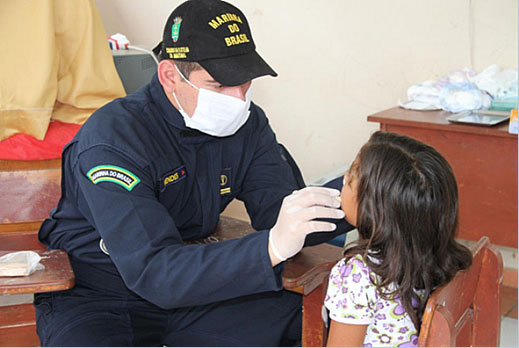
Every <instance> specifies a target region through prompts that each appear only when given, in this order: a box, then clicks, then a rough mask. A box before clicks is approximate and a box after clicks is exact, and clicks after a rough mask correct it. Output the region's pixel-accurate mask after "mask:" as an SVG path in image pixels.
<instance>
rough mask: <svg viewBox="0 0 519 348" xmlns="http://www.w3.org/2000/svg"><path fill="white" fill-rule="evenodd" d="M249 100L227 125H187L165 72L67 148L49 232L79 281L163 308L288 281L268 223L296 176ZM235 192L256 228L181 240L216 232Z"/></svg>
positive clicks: (43, 231) (46, 236) (44, 237)
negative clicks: (225, 133) (238, 234)
mask: <svg viewBox="0 0 519 348" xmlns="http://www.w3.org/2000/svg"><path fill="white" fill-rule="evenodd" d="M250 111H251V112H250V116H249V119H248V121H247V122H246V123H245V125H244V126H243V127H242V128H241V129H240V130H239V131H238V132H237V133H236V134H235V135H233V136H230V137H224V138H218V137H212V136H209V135H205V134H203V133H200V132H198V131H195V130H192V129H188V128H186V127H185V124H184V120H183V118H182V116H181V115H180V114H179V113H178V111H177V110H176V109H175V108H174V107H173V106H172V105H171V103H170V102H169V101H168V99H167V98H166V95H165V94H164V91H163V89H162V86H161V85H160V83H159V81H158V79H157V76H155V77H154V79H153V81H152V82H151V83H150V84H149V85H147V86H145V87H144V88H142V89H141V90H139V91H138V92H136V93H135V94H132V95H130V96H127V97H126V98H122V99H117V100H115V101H113V102H111V103H109V104H108V105H106V106H104V107H102V108H101V109H99V110H98V111H96V112H95V113H94V114H93V115H92V116H91V117H90V118H89V119H88V121H87V122H86V123H85V124H84V125H83V127H82V128H81V129H80V130H79V132H78V133H77V135H76V136H75V138H74V139H73V140H72V141H71V142H70V143H69V144H68V145H67V146H66V147H65V148H64V150H63V163H62V197H61V200H60V201H59V203H58V206H57V207H56V208H55V209H54V210H52V211H51V215H50V217H49V218H48V219H47V220H46V221H45V222H44V223H43V225H42V226H41V228H40V231H39V238H40V240H41V241H42V242H43V243H45V244H47V245H48V246H49V247H50V248H55V249H64V250H66V251H67V252H68V254H69V256H70V258H71V262H72V264H73V266H74V271H75V273H76V283H77V284H78V285H83V287H88V288H89V289H93V290H95V291H96V292H97V293H100V294H104V295H106V296H119V297H125V298H127V299H131V298H136V299H138V298H144V299H145V300H147V301H149V302H151V303H153V304H155V305H157V306H159V307H161V308H166V309H168V308H176V307H183V306H193V305H203V304H207V303H210V302H215V301H221V300H226V299H229V298H234V297H238V296H242V295H248V294H253V293H259V292H264V291H274V290H280V289H281V288H282V281H281V276H280V272H281V267H279V266H278V267H275V268H272V266H271V263H270V258H269V256H268V248H267V245H268V229H269V228H270V227H272V226H273V225H274V224H275V222H276V219H277V215H278V212H279V208H280V206H281V202H282V199H283V197H285V196H286V195H288V194H290V193H291V192H292V191H293V190H294V189H297V188H298V187H297V186H296V184H295V182H294V178H293V174H292V172H291V169H290V166H289V165H288V164H287V162H286V160H285V159H284V158H283V157H282V155H280V150H279V145H278V143H277V141H276V138H275V135H274V133H273V131H272V129H271V128H270V126H269V124H268V120H267V118H266V116H265V114H264V112H263V111H262V110H261V109H260V108H259V107H258V106H256V105H254V104H251V109H250ZM233 198H238V199H240V200H243V201H244V202H245V204H246V208H247V211H248V213H249V215H250V217H251V221H252V225H253V227H254V228H255V229H256V230H258V232H256V233H253V234H251V235H248V236H246V237H244V238H241V239H239V240H232V241H225V242H220V243H213V244H206V245H185V244H184V241H187V240H192V239H199V238H202V237H205V236H207V235H209V234H211V233H212V232H213V230H214V229H215V226H216V224H217V221H218V217H219V214H220V212H221V211H223V210H224V208H225V207H226V206H227V204H228V203H229V202H231V200H232V199H233ZM101 238H102V240H103V242H104V247H105V250H106V251H107V252H108V253H109V255H107V254H106V253H104V252H103V251H102V250H101V247H100V241H101ZM136 295H137V296H136Z"/></svg>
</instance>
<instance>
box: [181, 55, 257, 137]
mask: <svg viewBox="0 0 519 348" xmlns="http://www.w3.org/2000/svg"><path fill="white" fill-rule="evenodd" d="M175 68H176V69H177V71H178V73H179V74H180V76H182V78H183V79H184V81H186V82H187V83H189V85H190V86H191V87H193V88H195V89H197V90H198V102H197V105H196V108H195V112H194V113H193V116H192V117H190V116H189V115H188V114H187V113H186V112H185V111H184V109H183V108H182V105H180V103H179V101H178V99H177V96H176V95H175V92H173V98H175V101H176V102H177V105H178V107H179V108H180V110H179V112H180V114H181V115H182V117H184V122H185V123H186V127H189V128H193V129H196V130H199V131H200V132H203V133H206V134H209V135H213V136H216V137H226V136H229V135H233V134H234V133H236V132H237V131H238V129H240V128H241V126H243V125H244V124H245V122H247V119H248V118H249V114H250V111H249V107H250V102H251V87H250V86H249V89H248V90H247V93H246V94H245V101H243V100H241V99H239V98H235V97H231V96H228V95H225V94H221V93H216V92H213V91H210V90H208V89H205V88H198V87H197V86H195V85H194V84H192V83H191V81H189V80H188V79H186V78H185V77H184V75H183V74H182V73H181V72H180V71H179V70H178V68H177V66H176V65H175Z"/></svg>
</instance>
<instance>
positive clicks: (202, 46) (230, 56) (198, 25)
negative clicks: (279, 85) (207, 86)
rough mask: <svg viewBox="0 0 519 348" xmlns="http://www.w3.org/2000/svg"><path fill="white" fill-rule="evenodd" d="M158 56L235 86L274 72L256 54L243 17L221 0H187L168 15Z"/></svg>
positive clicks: (157, 48)
mask: <svg viewBox="0 0 519 348" xmlns="http://www.w3.org/2000/svg"><path fill="white" fill-rule="evenodd" d="M159 49H160V55H159V56H160V57H161V58H167V59H174V60H179V61H186V62H197V63H198V64H200V65H201V66H202V67H203V68H204V69H205V70H207V72H208V73H209V74H210V75H211V76H212V77H213V78H214V79H215V80H216V81H218V82H220V83H221V84H223V85H225V86H237V85H241V84H243V83H245V82H247V81H250V80H252V79H254V78H256V77H260V76H264V75H271V76H277V73H276V72H275V71H274V70H273V69H272V68H271V67H270V66H269V65H268V64H267V63H266V62H265V61H264V60H263V58H261V56H260V55H259V54H258V53H257V52H256V45H254V41H253V39H252V33H251V31H250V27H249V24H248V23H247V19H246V18H245V15H244V14H243V13H242V12H241V11H240V10H239V9H238V8H236V7H234V6H233V5H231V4H229V3H227V2H225V1H220V0H188V1H186V2H184V3H182V4H181V5H180V6H178V7H177V8H176V9H175V10H174V11H173V12H172V13H171V15H170V16H169V18H168V20H167V22H166V26H165V27H164V36H163V40H162V43H160V44H159V45H158V46H157V47H156V48H155V49H154V51H155V53H158V51H159Z"/></svg>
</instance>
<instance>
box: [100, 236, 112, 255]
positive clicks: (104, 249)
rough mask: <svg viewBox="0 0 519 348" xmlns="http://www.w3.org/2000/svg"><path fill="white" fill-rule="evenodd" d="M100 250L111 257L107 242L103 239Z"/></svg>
mask: <svg viewBox="0 0 519 348" xmlns="http://www.w3.org/2000/svg"><path fill="white" fill-rule="evenodd" d="M99 248H100V249H101V251H102V252H103V253H105V254H106V255H110V253H109V252H108V249H106V245H105V241H104V240H103V238H101V240H99Z"/></svg>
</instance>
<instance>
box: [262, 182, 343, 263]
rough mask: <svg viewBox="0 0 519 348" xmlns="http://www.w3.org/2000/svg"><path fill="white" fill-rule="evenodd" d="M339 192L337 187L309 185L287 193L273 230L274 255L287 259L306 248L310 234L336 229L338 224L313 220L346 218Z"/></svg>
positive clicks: (270, 236) (272, 246) (283, 259)
mask: <svg viewBox="0 0 519 348" xmlns="http://www.w3.org/2000/svg"><path fill="white" fill-rule="evenodd" d="M339 194H340V192H339V191H338V190H335V189H330V188H325V187H306V188H304V189H302V190H299V191H294V192H293V193H292V194H291V195H290V196H287V197H285V199H284V200H283V204H282V205H281V210H280V211H279V216H278V219H277V222H276V224H275V225H274V227H272V229H271V230H270V235H269V245H270V248H269V249H270V250H272V253H273V254H274V255H273V256H275V257H276V258H277V259H278V260H279V261H285V260H286V259H288V258H289V257H292V256H294V255H295V254H297V253H298V252H299V251H300V250H301V249H302V248H303V245H304V243H305V237H306V235H307V234H309V233H312V232H317V231H321V232H329V231H333V230H335V228H336V226H335V224H332V223H329V222H324V221H312V220H313V219H316V218H332V219H340V218H343V217H344V212H343V211H342V210H340V209H337V208H339V207H340V205H341V203H340V200H339V199H338V197H339ZM271 259H272V255H271ZM274 263H277V262H273V264H274Z"/></svg>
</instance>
